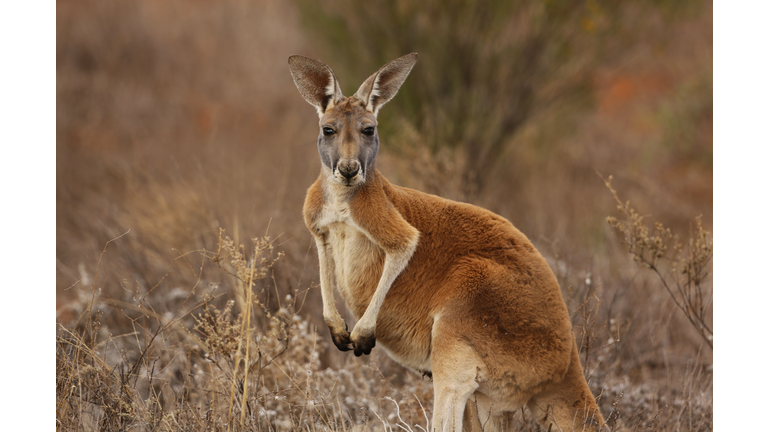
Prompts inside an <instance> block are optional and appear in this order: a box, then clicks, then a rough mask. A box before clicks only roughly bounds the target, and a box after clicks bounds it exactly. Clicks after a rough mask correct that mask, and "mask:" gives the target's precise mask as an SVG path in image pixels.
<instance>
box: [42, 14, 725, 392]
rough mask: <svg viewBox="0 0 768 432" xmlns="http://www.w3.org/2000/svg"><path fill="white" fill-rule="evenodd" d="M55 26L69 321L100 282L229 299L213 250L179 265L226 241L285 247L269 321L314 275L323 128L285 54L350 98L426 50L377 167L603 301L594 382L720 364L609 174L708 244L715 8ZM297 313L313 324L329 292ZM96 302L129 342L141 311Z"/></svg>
mask: <svg viewBox="0 0 768 432" xmlns="http://www.w3.org/2000/svg"><path fill="white" fill-rule="evenodd" d="M56 34H57V39H56V46H57V57H56V65H57V66H56V67H57V97H56V103H57V120H56V122H57V123H56V126H57V127H56V133H57V170H56V176H57V178H56V180H57V183H56V209H57V210H56V211H57V225H56V228H57V238H56V254H57V264H56V265H57V273H56V274H57V281H56V284H57V322H59V323H61V324H63V325H64V326H73V325H74V323H75V322H76V321H77V319H78V317H80V316H81V314H82V313H83V311H84V310H86V309H87V308H88V298H89V296H90V294H91V292H92V290H93V289H98V290H100V291H99V292H100V295H102V296H104V298H106V299H113V300H119V301H123V302H131V301H133V300H135V298H136V293H143V294H147V295H148V296H149V298H150V299H153V300H152V301H153V304H154V305H155V307H156V309H157V310H156V312H157V313H159V314H163V313H173V312H175V311H177V310H178V309H179V308H180V307H182V305H183V302H184V296H183V295H179V294H178V293H179V292H188V291H189V290H190V289H191V288H192V287H195V286H214V285H215V286H219V287H220V291H219V293H222V292H223V293H224V294H225V295H224V297H223V298H221V299H220V300H219V302H220V304H221V305H223V304H224V302H225V301H226V297H227V295H228V294H227V293H229V292H230V291H229V289H230V287H231V286H232V284H233V282H232V281H231V278H230V277H229V276H227V275H226V274H224V275H222V274H219V273H216V272H212V271H208V270H206V271H202V270H201V271H198V270H199V269H202V268H204V267H205V262H206V258H204V256H203V255H202V254H195V253H192V254H187V255H184V258H183V259H180V258H179V257H180V256H182V255H183V254H186V253H188V252H190V251H201V250H207V251H211V250H215V249H216V246H217V239H218V235H219V228H220V227H222V228H224V229H226V230H227V234H229V235H230V236H232V237H233V239H234V240H235V242H238V243H244V242H246V240H247V239H249V238H254V237H259V236H261V235H263V234H265V233H267V232H268V233H269V234H270V235H271V236H272V238H277V240H276V243H275V244H276V245H277V247H278V249H279V250H281V251H285V257H284V258H282V259H281V260H280V262H279V263H278V264H277V265H275V267H274V268H273V269H272V271H273V272H274V273H273V275H272V277H270V278H266V279H264V280H262V281H259V283H260V284H262V285H261V287H262V288H263V289H266V290H267V291H269V292H275V293H276V294H275V295H274V296H273V297H271V298H270V299H268V303H269V302H271V303H270V304H271V306H272V307H275V308H277V307H278V304H277V300H276V299H278V298H280V297H281V296H284V295H285V294H287V293H292V292H293V291H294V290H295V289H301V288H307V287H309V286H311V285H312V284H316V283H317V281H318V276H317V258H316V254H315V251H314V246H313V241H312V239H311V237H310V235H309V233H308V232H307V231H306V229H305V227H304V225H303V221H302V217H301V208H302V204H303V197H304V193H305V191H306V188H307V187H308V186H309V185H310V184H311V183H312V182H313V181H314V179H315V178H316V177H317V175H318V173H319V170H320V163H319V160H318V157H317V154H316V149H315V140H316V136H317V134H318V129H317V118H316V115H315V112H314V110H313V109H312V108H311V107H310V106H309V105H307V104H306V103H305V102H304V100H303V99H302V98H301V97H300V95H299V94H298V92H297V91H296V89H295V86H294V84H293V82H292V81H291V78H290V74H289V72H288V67H287V58H288V56H290V55H292V54H303V55H307V56H310V57H314V58H317V59H320V60H322V61H323V62H325V63H327V64H328V65H329V66H330V67H331V68H332V69H333V70H334V71H335V73H336V75H337V77H338V78H339V79H340V81H341V85H342V90H343V91H344V93H345V94H347V95H351V94H353V93H354V91H355V89H357V87H358V86H359V85H360V83H362V81H363V80H364V79H365V78H366V77H367V76H368V75H370V74H371V73H373V72H374V71H375V70H377V69H378V68H379V67H380V66H381V65H383V64H384V63H386V62H387V61H389V60H391V59H393V58H395V57H398V56H401V55H404V54H406V53H409V52H414V51H415V52H418V53H419V62H418V63H417V65H416V66H415V68H414V70H413V71H412V73H411V75H410V76H409V78H408V80H407V81H406V83H405V85H404V86H403V87H402V89H401V90H400V92H399V94H398V96H397V97H396V98H395V99H394V100H393V101H392V102H390V103H389V104H388V105H387V106H386V107H385V108H384V109H383V110H382V111H381V115H380V118H379V123H380V138H381V142H382V146H381V154H380V155H379V169H380V170H381V171H382V172H383V174H384V175H385V176H387V177H388V178H389V179H390V180H391V181H393V182H394V183H396V184H400V185H402V186H408V187H414V188H418V189H421V190H425V191H427V192H430V193H435V194H439V195H441V196H445V197H448V198H452V199H457V200H461V201H466V202H471V203H474V204H478V205H481V206H484V207H486V208H489V209H491V210H492V211H494V212H497V213H499V214H501V215H502V216H504V217H506V218H508V219H510V220H511V221H512V222H513V223H514V224H515V225H516V226H517V227H518V228H519V229H520V230H521V231H523V232H524V233H525V234H526V235H527V236H528V237H529V238H531V240H532V241H533V242H534V244H535V245H536V246H537V247H538V248H539V249H540V251H541V252H542V253H543V254H544V255H545V256H546V257H547V258H548V260H549V261H550V264H551V265H552V267H553V269H554V270H555V273H556V275H557V276H558V278H559V279H560V282H561V285H562V288H563V291H564V294H565V295H566V298H568V299H569V306H570V307H571V309H572V311H573V310H575V309H576V308H578V306H579V305H580V304H582V303H581V302H582V301H583V299H584V298H586V297H588V296H590V295H593V294H594V295H598V296H599V297H600V298H601V299H602V301H603V307H602V308H601V310H600V319H601V320H602V321H601V322H603V323H604V325H603V327H605V328H606V329H607V330H605V335H604V336H603V337H604V341H607V340H608V339H609V338H610V337H611V331H612V330H611V329H612V328H614V327H615V325H617V324H616V323H619V324H621V325H624V326H625V327H623V328H624V330H622V332H624V331H626V333H622V335H621V336H622V343H621V344H614V345H612V346H611V348H610V349H609V350H608V351H611V353H610V355H608V354H605V355H606V356H607V357H605V358H604V359H603V360H601V361H602V362H603V363H601V366H599V368H604V367H606V365H611V371H612V372H611V374H612V375H611V374H607V375H604V376H602V377H600V378H599V380H609V381H610V380H611V379H614V378H615V379H614V382H615V381H616V380H619V378H616V377H629V378H628V379H630V380H631V381H632V382H633V383H641V382H646V381H649V380H652V379H653V380H657V381H654V382H656V384H654V386H656V387H653V388H654V389H659V388H663V387H665V386H666V387H675V385H676V384H675V382H674V380H673V379H671V378H669V376H670V371H673V370H678V369H679V368H683V369H684V368H685V367H688V366H689V363H690V361H692V359H696V361H697V362H699V363H701V364H704V365H711V352H704V354H702V352H703V351H701V347H702V345H701V342H700V341H699V340H698V336H697V335H696V332H695V331H691V330H690V329H688V328H687V327H686V326H687V323H686V322H685V318H684V317H683V316H682V314H680V313H679V312H677V311H676V310H675V307H674V305H673V304H672V303H671V302H670V300H669V298H668V296H667V294H666V293H665V291H664V290H663V288H662V287H660V286H659V284H658V281H656V280H654V279H653V277H652V276H649V275H646V274H645V273H643V272H642V271H641V270H639V269H638V268H637V267H636V266H634V264H633V263H632V261H631V256H629V254H628V253H627V251H626V249H624V248H623V246H622V245H621V244H620V242H619V241H618V239H617V237H616V236H615V235H613V234H612V233H611V232H610V227H609V226H608V225H607V224H606V222H605V218H606V216H609V215H614V214H615V213H616V202H615V201H614V200H613V197H612V195H611V193H610V192H609V191H608V190H607V189H606V187H605V185H604V183H603V181H602V180H601V179H600V176H599V175H598V173H599V174H602V175H603V176H608V175H613V176H614V181H613V186H614V187H615V188H616V189H617V190H618V192H619V194H620V195H621V197H622V198H623V199H629V200H631V201H632V203H633V206H635V207H636V208H637V209H638V211H640V212H641V213H642V214H645V215H648V216H649V217H650V218H652V219H653V220H658V221H662V222H664V224H665V225H666V226H669V227H671V228H672V229H673V230H675V231H677V232H680V233H682V234H686V233H687V232H688V230H689V227H690V224H691V221H693V219H694V218H695V217H696V216H697V215H699V214H701V215H702V221H703V224H704V226H705V227H707V228H708V229H709V230H710V231H711V228H710V227H711V226H712V179H713V177H712V173H713V160H712V38H713V33H712V2H711V1H699V0H686V1H678V2H667V1H661V0H637V1H632V2H613V1H604V0H586V1H567V0H545V1H523V2H508V1H484V2H483V1H467V0H448V1H437V0H424V1H419V2H416V1H405V0H399V1H368V2H356V1H351V0H329V1H322V2H320V1H313V0H295V1H293V2H283V1H277V0H260V1H245V0H220V1H215V2H214V1H207V0H184V1H182V0H167V1H163V2H156V1H150V0H113V1H110V2H103V1H98V0H78V1H74V0H59V1H58V2H57V28H56ZM129 230H130V232H129V233H128V234H127V235H126V236H124V237H122V238H121V239H120V240H118V241H115V242H113V243H111V244H110V246H109V250H108V251H107V253H105V254H104V256H103V257H102V258H100V256H101V253H102V250H103V249H104V245H105V243H106V242H107V241H108V240H110V239H113V238H115V237H117V236H119V235H121V234H123V233H125V232H127V231H129ZM97 263H99V264H98V266H97ZM201 272H202V273H201ZM96 278H98V282H94V279H96ZM155 286H158V288H157V289H152V288H153V287H155ZM179 290H180V291H179ZM174 293H176V294H174ZM306 304H307V306H306V307H305V308H304V309H303V310H302V314H304V315H305V316H306V317H307V318H308V319H309V320H310V321H312V322H315V323H316V324H322V319H321V318H320V314H321V307H320V294H319V290H317V289H310V290H309V292H308V295H307V303H306ZM97 307H98V308H99V310H100V311H101V312H102V315H101V318H100V319H101V320H102V321H103V322H102V324H103V325H104V326H105V327H110V328H112V331H113V332H114V333H115V334H117V332H118V330H119V329H123V330H126V331H128V330H129V329H131V323H132V320H136V319H138V317H140V316H141V313H139V312H135V311H131V310H123V309H119V313H118V308H116V307H115V306H114V302H113V303H109V302H108V301H105V302H102V303H99V304H98V305H97ZM574 314H575V312H574ZM574 322H575V324H578V322H579V318H578V317H577V316H576V314H575V315H574ZM577 327H578V325H577ZM577 331H579V330H578V329H577ZM319 335H320V336H321V337H325V336H327V333H326V330H325V329H324V328H323V327H322V326H321V327H320V330H319ZM342 359H343V357H342V356H341V354H340V353H336V352H327V353H324V354H323V356H322V361H323V362H324V364H327V365H340V364H342V362H343V360H342ZM377 359H378V361H381V362H384V361H385V360H384V359H383V357H378V358H377ZM699 363H697V364H699ZM388 367H392V368H395V366H388ZM675 368H678V369H675ZM395 370H396V369H395ZM611 377H614V378H611ZM621 379H623V378H621ZM597 385H602V381H601V382H600V383H597ZM708 391H709V392H710V393H709V395H710V396H709V400H710V404H711V387H710V388H709V390H708Z"/></svg>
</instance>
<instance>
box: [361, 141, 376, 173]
mask: <svg viewBox="0 0 768 432" xmlns="http://www.w3.org/2000/svg"><path fill="white" fill-rule="evenodd" d="M371 140H372V142H369V143H368V144H367V145H366V146H364V150H363V151H362V152H361V153H362V154H361V155H360V156H361V157H360V162H362V164H361V165H362V166H363V173H367V172H368V168H370V167H372V166H373V163H374V162H375V161H376V155H378V154H379V136H378V135H374V136H373V137H372V138H371Z"/></svg>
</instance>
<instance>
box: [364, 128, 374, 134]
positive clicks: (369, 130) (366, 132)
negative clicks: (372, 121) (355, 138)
mask: <svg viewBox="0 0 768 432" xmlns="http://www.w3.org/2000/svg"><path fill="white" fill-rule="evenodd" d="M363 134H364V135H368V136H371V135H373V127H367V128H365V129H363Z"/></svg>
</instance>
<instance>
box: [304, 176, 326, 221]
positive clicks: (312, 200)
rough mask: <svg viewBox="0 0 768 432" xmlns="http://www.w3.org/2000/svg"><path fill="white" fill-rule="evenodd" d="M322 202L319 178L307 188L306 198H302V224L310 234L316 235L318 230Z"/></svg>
mask: <svg viewBox="0 0 768 432" xmlns="http://www.w3.org/2000/svg"><path fill="white" fill-rule="evenodd" d="M324 201H325V200H324V199H323V186H322V177H321V178H318V179H317V181H315V182H314V183H313V184H312V186H310V187H309V189H308V190H307V196H306V198H304V210H303V213H304V223H305V224H306V225H307V228H309V230H310V231H311V232H312V234H317V233H318V232H319V230H320V227H319V226H318V222H319V219H320V216H321V215H322V213H323V204H324Z"/></svg>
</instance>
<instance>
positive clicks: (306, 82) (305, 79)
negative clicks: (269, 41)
mask: <svg viewBox="0 0 768 432" xmlns="http://www.w3.org/2000/svg"><path fill="white" fill-rule="evenodd" d="M288 66H289V67H290V69H291V76H292V77H293V82H294V83H295V84H296V87H297V88H298V89H299V93H301V96H302V97H303V98H304V100H306V101H307V102H309V103H310V104H311V105H314V106H315V108H317V113H318V114H319V115H320V116H322V115H323V113H325V111H326V110H328V108H330V107H332V106H333V105H334V104H335V103H336V102H338V101H339V100H340V99H341V98H343V97H344V95H343V94H341V87H339V80H337V79H336V75H334V74H333V71H332V70H331V68H329V67H328V66H326V65H325V63H323V62H320V61H317V60H315V59H311V58H309V57H304V56H300V55H293V56H290V57H288Z"/></svg>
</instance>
